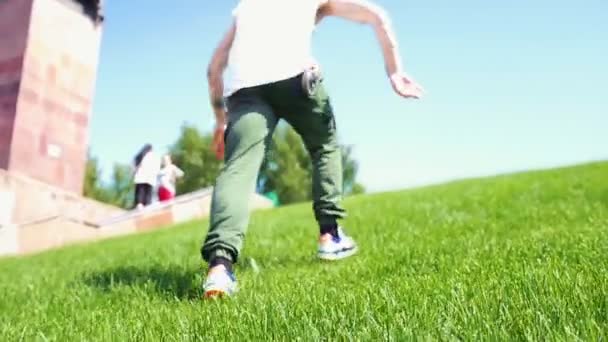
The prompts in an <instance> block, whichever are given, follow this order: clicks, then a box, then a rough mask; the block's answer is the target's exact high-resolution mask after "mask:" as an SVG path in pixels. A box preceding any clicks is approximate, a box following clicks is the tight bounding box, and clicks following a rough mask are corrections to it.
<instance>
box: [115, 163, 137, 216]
mask: <svg viewBox="0 0 608 342" xmlns="http://www.w3.org/2000/svg"><path fill="white" fill-rule="evenodd" d="M134 189H135V185H134V183H133V177H132V171H131V166H130V165H125V164H114V168H113V170H112V183H111V184H110V185H109V192H110V194H111V196H110V203H111V204H114V205H116V206H118V207H121V208H125V209H127V208H131V207H132V206H133V195H134V192H135V191H134Z"/></svg>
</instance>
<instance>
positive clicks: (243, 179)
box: [201, 0, 422, 298]
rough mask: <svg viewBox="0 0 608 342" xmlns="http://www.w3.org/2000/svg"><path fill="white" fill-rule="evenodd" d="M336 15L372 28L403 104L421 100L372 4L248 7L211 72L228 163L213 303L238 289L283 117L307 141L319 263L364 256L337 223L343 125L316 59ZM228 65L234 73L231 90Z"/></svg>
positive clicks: (291, 2) (210, 291)
mask: <svg viewBox="0 0 608 342" xmlns="http://www.w3.org/2000/svg"><path fill="white" fill-rule="evenodd" d="M329 16H335V17H340V18H343V19H347V20H350V21H353V22H357V23H361V24H368V25H370V26H371V27H372V28H373V29H374V32H375V33H376V37H377V39H378V41H379V43H380V47H381V49H382V53H383V57H384V62H385V68H386V73H387V76H388V78H389V81H390V82H391V85H392V87H393V89H394V91H395V92H396V93H397V94H398V95H400V96H402V97H404V98H419V97H420V96H421V93H422V89H421V87H420V86H419V85H418V84H416V83H415V82H414V81H413V80H412V79H411V78H410V77H408V76H407V75H406V74H405V73H404V72H403V69H402V68H401V65H400V63H401V62H400V57H399V52H398V48H397V42H396V39H395V36H394V34H393V32H392V29H391V27H390V23H389V20H388V17H387V15H386V14H385V13H384V11H383V10H382V9H381V8H379V7H378V6H377V5H374V4H372V3H370V2H368V1H364V0H241V1H240V3H239V4H238V5H237V7H236V8H235V9H234V11H233V17H234V18H233V19H234V20H233V22H232V24H231V26H230V28H229V29H228V30H227V32H226V33H225V35H224V37H223V39H222V40H221V41H220V43H219V45H218V46H217V48H216V50H215V52H214V54H213V57H212V59H211V62H210V64H209V68H208V75H207V76H208V81H209V92H210V97H211V104H212V106H213V109H214V113H215V118H216V127H215V132H214V144H213V148H214V149H215V151H216V155H217V157H218V158H222V157H223V158H224V162H225V163H224V164H225V165H224V167H223V168H222V170H221V171H220V174H219V175H218V178H217V180H216V184H215V188H214V191H213V198H212V204H211V215H210V227H209V231H208V233H207V236H206V239H205V241H204V243H203V246H202V248H201V254H202V257H203V259H204V260H205V261H207V262H208V263H209V270H208V273H207V278H206V280H205V283H204V285H203V287H204V292H205V297H206V298H213V297H218V296H220V297H221V296H229V295H231V294H233V293H234V292H235V291H236V288H237V287H236V284H237V283H236V278H235V277H234V274H233V270H232V266H233V264H234V263H236V262H237V259H238V257H239V253H240V251H241V248H242V245H243V239H244V236H245V232H246V230H247V226H248V223H249V208H248V205H249V194H250V193H251V192H252V191H253V190H254V188H255V182H256V179H257V176H258V172H259V169H260V166H261V163H262V160H263V158H264V155H265V151H266V149H267V147H268V144H269V142H270V141H271V137H272V133H273V131H274V128H275V126H276V125H277V122H278V120H280V119H284V120H285V121H287V122H288V123H289V124H290V125H291V126H292V127H293V128H294V129H295V131H296V132H297V133H298V134H299V135H300V136H301V137H302V139H303V142H304V144H305V146H306V148H307V150H308V152H309V153H310V156H311V159H312V164H313V202H314V203H313V209H314V214H315V218H316V220H317V222H318V224H319V234H320V237H319V248H318V257H319V258H321V259H324V260H339V259H343V258H346V257H348V256H351V255H353V254H354V253H355V252H356V250H357V245H356V243H355V242H354V240H353V239H352V238H350V237H349V236H347V235H346V234H345V232H344V231H343V229H342V228H341V227H340V226H339V225H338V219H342V218H344V217H345V210H344V209H343V208H342V207H341V204H340V200H341V196H342V165H341V156H340V149H339V146H338V142H337V132H336V124H335V119H334V113H333V111H332V107H331V103H330V98H329V96H328V94H327V92H326V90H325V88H324V86H323V84H322V77H321V74H320V71H319V69H318V68H317V67H315V66H314V63H312V60H313V59H312V56H311V52H310V48H311V38H312V33H313V31H314V28H315V26H316V24H317V23H318V22H320V21H321V20H322V19H323V18H325V17H329ZM345 57H346V56H345ZM226 68H228V69H229V70H230V71H231V75H230V77H229V78H228V82H227V84H226V87H224V82H223V72H224V70H225V69H226ZM224 98H226V103H224Z"/></svg>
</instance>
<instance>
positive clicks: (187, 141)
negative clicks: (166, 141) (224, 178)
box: [169, 124, 222, 194]
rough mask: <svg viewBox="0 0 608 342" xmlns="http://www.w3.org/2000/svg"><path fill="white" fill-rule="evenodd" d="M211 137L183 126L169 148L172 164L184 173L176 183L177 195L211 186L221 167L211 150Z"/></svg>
mask: <svg viewBox="0 0 608 342" xmlns="http://www.w3.org/2000/svg"><path fill="white" fill-rule="evenodd" d="M212 140H213V139H212V136H211V135H210V134H202V133H201V132H200V131H199V130H198V129H197V128H196V127H194V126H192V125H188V124H184V125H182V127H181V132H180V135H179V137H178V139H177V141H175V143H173V145H172V146H171V147H170V148H169V151H170V154H171V158H172V159H173V162H174V163H175V164H176V165H177V166H179V168H181V169H182V170H183V171H184V177H183V178H181V179H180V180H179V181H178V183H177V193H178V194H184V193H188V192H192V191H196V190H199V189H202V188H205V187H209V186H212V185H213V184H214V183H215V178H216V177H217V174H218V172H219V170H220V167H221V165H222V162H221V161H218V160H217V159H216V157H215V153H214V152H213V151H212V149H211V143H212Z"/></svg>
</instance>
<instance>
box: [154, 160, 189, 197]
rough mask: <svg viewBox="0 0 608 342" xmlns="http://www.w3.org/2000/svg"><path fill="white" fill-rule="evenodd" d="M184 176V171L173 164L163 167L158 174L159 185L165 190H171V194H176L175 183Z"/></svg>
mask: <svg viewBox="0 0 608 342" xmlns="http://www.w3.org/2000/svg"><path fill="white" fill-rule="evenodd" d="M183 176H184V171H182V170H181V169H180V168H179V167H177V166H175V164H171V165H168V166H165V167H163V168H162V169H161V170H160V173H159V174H158V183H159V184H160V186H162V187H163V188H165V189H167V190H169V191H170V192H171V193H175V182H176V181H177V179H178V178H180V177H183Z"/></svg>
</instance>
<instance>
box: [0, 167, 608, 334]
mask: <svg viewBox="0 0 608 342" xmlns="http://www.w3.org/2000/svg"><path fill="white" fill-rule="evenodd" d="M346 207H347V208H348V209H349V212H350V216H349V218H348V219H347V220H346V221H345V225H346V226H347V227H348V231H349V233H351V234H352V235H353V236H354V237H355V238H356V239H357V240H358V242H359V244H360V246H361V250H360V253H359V254H358V255H357V256H356V257H353V258H351V259H349V260H345V261H343V262H339V263H335V264H328V263H321V262H318V261H316V260H315V259H314V251H315V248H316V238H317V231H316V226H315V223H314V221H313V218H312V213H311V206H310V204H305V205H297V206H291V207H285V208H282V209H278V210H270V211H263V212H257V213H255V214H254V215H253V217H252V220H251V225H250V229H249V235H248V236H247V240H246V247H245V250H244V252H243V253H244V254H243V259H242V263H241V264H240V265H239V267H238V268H237V276H238V277H239V281H240V288H241V291H240V292H239V294H238V296H237V297H235V298H233V299H231V300H228V301H221V302H205V301H202V300H200V299H199V297H200V295H201V292H200V288H199V286H200V282H201V279H202V273H201V269H202V264H201V262H200V260H199V254H198V248H199V243H200V242H201V240H202V238H203V236H204V233H205V230H206V221H198V222H192V223H188V224H184V225H181V226H179V227H175V228H173V229H169V230H163V231H159V232H155V233H150V234H146V235H139V236H132V237H127V238H120V239H114V240H108V241H103V242H100V243H96V244H92V245H88V246H74V247H69V248H64V249H61V250H56V251H52V252H47V253H43V254H39V255H35V256H28V257H23V258H11V259H5V260H1V261H0V295H1V298H0V313H1V316H0V337H1V338H0V340H2V341H12V340H20V339H21V340H25V341H32V340H40V341H43V340H58V341H66V340H116V341H126V340H130V341H140V340H159V341H160V340H162V341H183V340H201V341H202V340H204V341H209V340H230V341H242V340H269V339H272V340H294V339H298V340H306V341H316V340H321V339H329V340H389V339H390V340H410V339H416V340H419V339H423V340H547V339H548V340H578V339H581V340H592V341H598V340H604V341H605V340H606V338H608V163H593V164H587V165H582V166H577V167H571V168H562V169H555V170H549V171H538V172H530V173H522V174H516V175H508V176H500V177H493V178H487V179H478V180H467V181H461V182H454V183H451V184H446V185H440V186H433V187H428V188H421V189H415V190H410V191H403V192H393V193H384V194H375V195H369V196H360V197H353V198H349V199H348V200H347V201H346ZM250 258H253V259H254V260H255V261H256V262H257V264H258V265H259V268H260V271H259V273H257V272H255V271H254V268H252V267H251V266H250V265H249V263H248V260H250Z"/></svg>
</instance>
